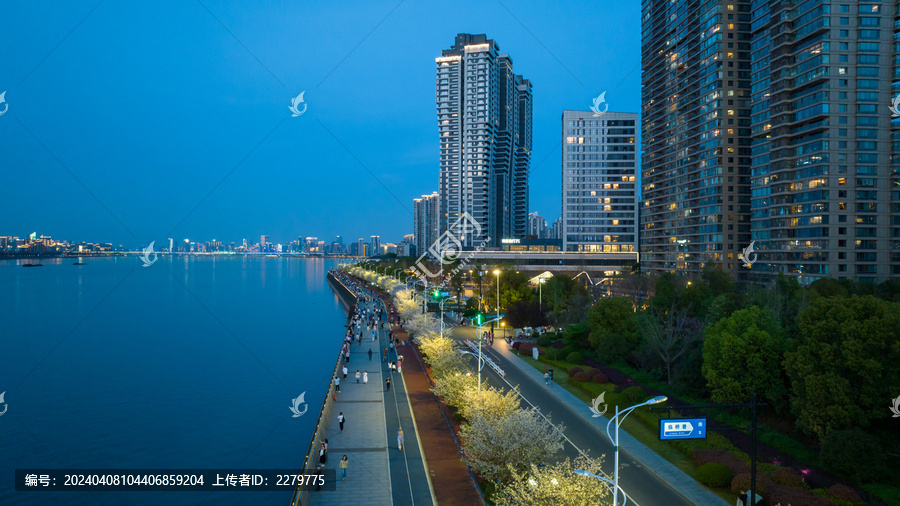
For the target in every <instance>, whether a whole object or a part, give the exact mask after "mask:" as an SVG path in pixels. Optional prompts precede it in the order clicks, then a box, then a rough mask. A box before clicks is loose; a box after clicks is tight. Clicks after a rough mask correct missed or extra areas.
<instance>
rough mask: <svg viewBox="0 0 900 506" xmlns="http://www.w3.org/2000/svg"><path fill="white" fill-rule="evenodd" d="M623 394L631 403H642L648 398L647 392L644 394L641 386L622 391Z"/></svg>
mask: <svg viewBox="0 0 900 506" xmlns="http://www.w3.org/2000/svg"><path fill="white" fill-rule="evenodd" d="M622 394H624V395H625V397H626V398H628V400H630V401H631V402H641V401H643V400H644V399H646V398H647V392H644V389H643V388H641V387H639V386H633V387H628V388H626V389H625V390H623V391H622Z"/></svg>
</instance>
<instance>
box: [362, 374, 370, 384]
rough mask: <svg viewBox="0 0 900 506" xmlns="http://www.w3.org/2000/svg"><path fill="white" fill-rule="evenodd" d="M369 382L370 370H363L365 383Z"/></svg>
mask: <svg viewBox="0 0 900 506" xmlns="http://www.w3.org/2000/svg"><path fill="white" fill-rule="evenodd" d="M368 384H369V371H363V385H368Z"/></svg>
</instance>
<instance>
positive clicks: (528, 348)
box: [519, 343, 547, 357]
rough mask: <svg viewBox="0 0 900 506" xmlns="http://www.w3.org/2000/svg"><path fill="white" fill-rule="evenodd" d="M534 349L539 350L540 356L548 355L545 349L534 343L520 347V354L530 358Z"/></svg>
mask: <svg viewBox="0 0 900 506" xmlns="http://www.w3.org/2000/svg"><path fill="white" fill-rule="evenodd" d="M534 348H537V349H538V355H544V354H545V353H547V352H546V351H544V350H543V349H541V347H540V346H537V345H536V344H534V343H522V346H519V353H521V354H523V355H527V356H529V357H530V356H531V350H532V349H534Z"/></svg>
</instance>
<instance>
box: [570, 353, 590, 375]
mask: <svg viewBox="0 0 900 506" xmlns="http://www.w3.org/2000/svg"><path fill="white" fill-rule="evenodd" d="M566 362H571V363H573V364H583V363H584V355H582V354H581V353H579V352H577V351H573V352H572V353H569V354H568V355H566ZM585 376H587V374H585Z"/></svg>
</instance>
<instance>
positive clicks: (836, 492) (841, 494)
mask: <svg viewBox="0 0 900 506" xmlns="http://www.w3.org/2000/svg"><path fill="white" fill-rule="evenodd" d="M828 497H830V498H832V499H836V500H838V501H847V502H862V498H861V497H860V496H859V494H857V493H856V490H853V489H852V488H850V487H848V486H847V485H844V484H842V483H838V484H836V485H832V486H831V487H829V488H828Z"/></svg>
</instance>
